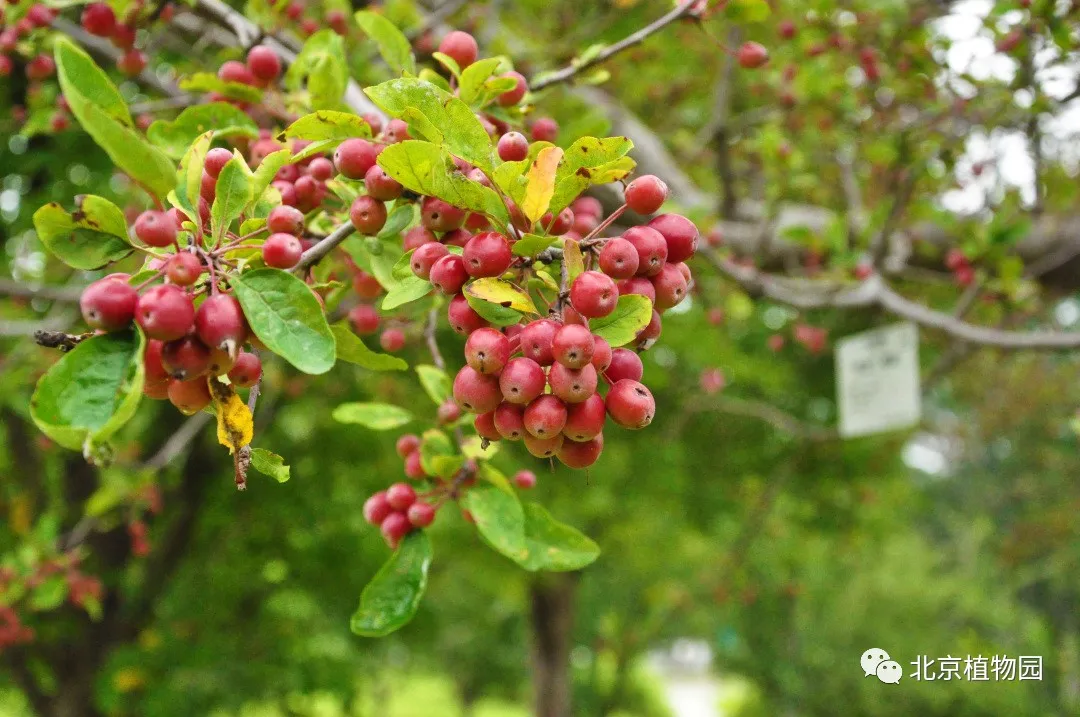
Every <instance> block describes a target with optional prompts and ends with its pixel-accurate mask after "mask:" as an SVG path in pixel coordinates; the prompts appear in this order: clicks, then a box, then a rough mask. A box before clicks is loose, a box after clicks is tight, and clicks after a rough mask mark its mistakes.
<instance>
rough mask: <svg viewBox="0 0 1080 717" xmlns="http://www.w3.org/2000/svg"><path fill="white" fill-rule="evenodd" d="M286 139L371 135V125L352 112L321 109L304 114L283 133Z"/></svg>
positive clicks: (350, 137) (314, 139)
mask: <svg viewBox="0 0 1080 717" xmlns="http://www.w3.org/2000/svg"><path fill="white" fill-rule="evenodd" d="M282 137H284V138H285V139H307V140H311V141H316V140H338V141H344V140H346V139H352V138H354V137H361V138H364V139H368V138H370V137H371V125H369V124H368V123H367V120H365V119H364V118H363V117H358V116H357V115H354V114H352V113H351V112H338V111H337V110H319V111H318V112H312V113H311V114H309V115H304V116H303V117H301V118H300V119H298V120H296V121H295V122H293V123H292V124H291V125H289V127H288V128H287V129H286V130H285V132H283V133H282Z"/></svg>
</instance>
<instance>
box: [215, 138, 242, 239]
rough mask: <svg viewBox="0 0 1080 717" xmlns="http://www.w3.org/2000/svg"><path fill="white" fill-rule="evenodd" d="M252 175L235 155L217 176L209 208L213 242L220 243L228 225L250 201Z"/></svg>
mask: <svg viewBox="0 0 1080 717" xmlns="http://www.w3.org/2000/svg"><path fill="white" fill-rule="evenodd" d="M251 189H252V175H251V170H250V169H248V166H247V164H246V163H245V162H244V160H243V158H242V157H240V155H235V156H234V157H233V158H232V159H230V160H229V161H228V162H227V163H226V164H225V166H224V167H222V169H221V174H219V175H218V179H217V189H216V194H215V195H214V203H213V205H211V207H210V226H211V227H212V228H213V232H214V242H215V243H220V242H221V239H222V237H224V236H225V231H226V230H227V229H228V228H229V225H231V224H232V223H233V221H235V220H236V219H238V218H239V217H240V214H241V213H242V212H243V211H244V207H246V206H247V205H248V203H249V202H250V201H251V200H252V196H251Z"/></svg>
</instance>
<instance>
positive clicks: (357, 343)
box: [330, 321, 409, 371]
mask: <svg viewBox="0 0 1080 717" xmlns="http://www.w3.org/2000/svg"><path fill="white" fill-rule="evenodd" d="M330 331H331V332H332V333H333V334H334V340H335V341H336V342H337V357H338V358H339V359H341V360H342V361H347V362H349V363H353V364H356V365H357V366H363V367H364V368H366V369H370V370H372V371H404V370H405V369H407V368H409V364H407V363H405V361H403V360H402V359H399V358H398V357H397V356H391V355H390V354H381V353H376V352H375V351H372V350H371V349H369V348H368V347H367V344H365V343H364V342H363V341H361V340H360V337H359V336H357V335H356V334H354V333H353V332H352V330H351V329H350V328H349V324H348V322H347V321H339V322H338V323H336V324H332V325H331V326H330Z"/></svg>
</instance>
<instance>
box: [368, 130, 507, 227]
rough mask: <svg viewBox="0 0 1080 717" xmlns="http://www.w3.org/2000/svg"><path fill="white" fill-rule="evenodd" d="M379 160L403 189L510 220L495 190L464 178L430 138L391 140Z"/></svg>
mask: <svg viewBox="0 0 1080 717" xmlns="http://www.w3.org/2000/svg"><path fill="white" fill-rule="evenodd" d="M378 162H379V166H380V167H382V168H383V169H384V170H386V173H387V174H389V175H390V176H391V177H393V178H394V179H396V180H397V181H399V182H401V184H402V185H404V187H405V188H406V189H411V190H412V191H414V192H417V193H419V194H426V195H429V196H434V197H438V198H439V199H442V200H444V201H446V202H448V203H450V204H453V205H454V206H455V207H460V208H462V209H469V210H471V211H474V212H479V213H481V214H487V215H488V216H491V217H495V218H496V219H498V220H500V221H502V222H503V223H506V222H507V221H508V220H509V216H510V215H509V214H508V213H507V211H506V206H505V205H504V204H503V203H502V200H501V199H499V195H498V194H496V193H495V190H493V189H491V188H489V187H485V186H484V185H482V184H480V183H478V182H473V181H471V180H469V179H466V178H465V175H464V174H462V173H461V171H460V170H459V169H458V168H457V167H456V166H454V161H453V160H452V159H451V158H450V155H449V154H448V153H447V152H446V151H445V150H443V149H441V148H439V147H438V146H436V145H434V144H432V143H430V142H421V141H419V140H406V141H404V142H399V143H397V144H392V145H390V146H389V147H387V148H386V149H384V150H383V151H382V153H381V154H380V155H379V159H378Z"/></svg>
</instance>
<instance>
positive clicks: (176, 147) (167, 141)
mask: <svg viewBox="0 0 1080 717" xmlns="http://www.w3.org/2000/svg"><path fill="white" fill-rule="evenodd" d="M211 130H212V131H213V133H214V134H213V136H214V137H215V138H217V137H250V138H252V139H254V138H256V137H258V136H259V126H258V125H257V124H255V120H253V119H251V117H249V116H248V115H247V113H245V112H244V111H243V110H241V109H240V108H238V107H236V106H234V105H231V104H229V103H228V102H211V103H209V104H205V105H193V106H191V107H187V108H185V109H184V111H183V112H181V113H180V116H179V117H177V118H176V119H174V120H172V121H171V122H170V121H168V120H157V121H156V122H154V123H153V124H152V125H150V127H149V129H147V130H146V138H147V139H148V140H150V141H151V142H153V143H154V144H156V145H157V146H158V147H160V148H161V149H162V150H164V151H165V153H166V154H168V155H169V156H170V157H174V158H176V159H179V158H180V157H183V156H184V153H185V152H186V151H187V149H188V147H190V146H191V143H192V142H194V141H195V140H196V139H197V138H198V137H199V135H201V134H203V133H205V132H208V131H211Z"/></svg>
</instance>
